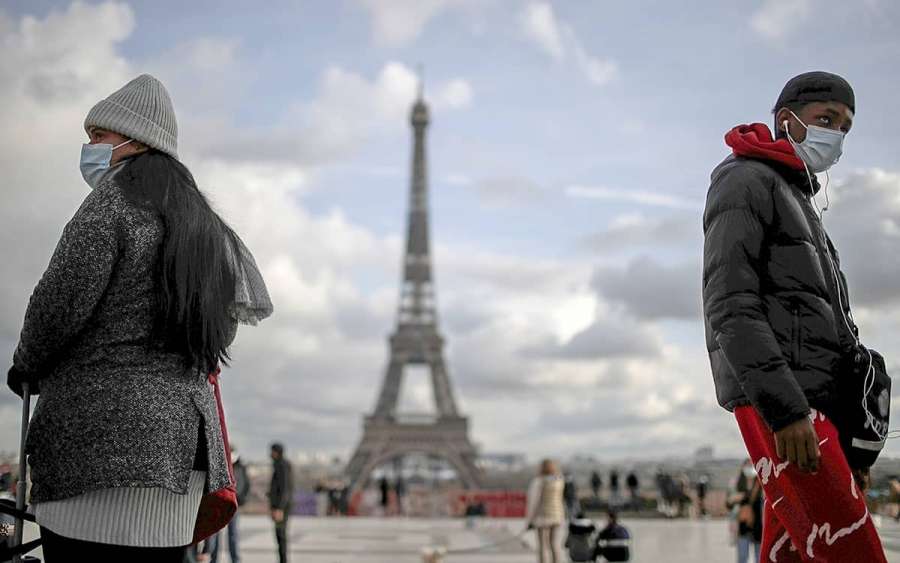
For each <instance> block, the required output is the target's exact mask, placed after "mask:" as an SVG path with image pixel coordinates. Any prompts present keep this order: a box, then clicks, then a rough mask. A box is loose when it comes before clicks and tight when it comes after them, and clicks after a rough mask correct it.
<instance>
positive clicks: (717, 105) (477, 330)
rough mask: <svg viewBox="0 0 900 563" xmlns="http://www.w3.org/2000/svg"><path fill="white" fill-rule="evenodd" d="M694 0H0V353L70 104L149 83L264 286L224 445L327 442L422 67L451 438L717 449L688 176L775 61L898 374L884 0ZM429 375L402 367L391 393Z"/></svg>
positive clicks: (563, 447)
mask: <svg viewBox="0 0 900 563" xmlns="http://www.w3.org/2000/svg"><path fill="white" fill-rule="evenodd" d="M714 4H715V5H710V3H708V2H703V1H701V0H686V1H685V2H679V3H675V4H672V3H660V2H653V1H651V0H635V1H632V2H628V3H585V2H575V1H559V2H544V1H529V0H480V1H479V0H420V1H417V2H413V1H403V0H338V1H336V2H328V3H324V2H311V1H301V0H291V1H288V0H284V1H277V2H268V3H262V2H256V3H253V4H250V3H246V2H236V1H227V0H226V1H220V2H214V3H213V2H207V1H200V2H190V3H182V2H176V1H174V0H159V1H157V2H153V3H147V2H143V3H138V2H127V1H123V2H98V1H90V2H80V1H79V2H66V1H57V2H51V1H47V0H35V1H31V2H12V1H0V44H2V45H3V48H2V50H0V108H2V109H0V132H2V136H0V139H2V140H0V147H2V150H0V170H3V171H4V174H3V177H2V178H3V186H2V189H0V194H2V195H0V197H2V202H0V233H2V237H3V241H4V244H3V245H2V249H0V262H2V263H3V264H4V266H5V275H4V276H3V277H2V281H0V313H2V316H0V358H5V359H6V361H7V363H10V362H11V358H12V353H13V350H14V349H15V345H16V343H17V341H18V336H19V331H20V330H21V326H22V320H23V316H24V311H25V308H26V306H27V303H28V298H29V295H30V294H31V291H32V289H33V288H34V286H35V284H36V283H37V281H38V279H39V278H40V276H41V274H42V272H43V271H44V269H45V268H46V266H47V263H48V261H49V259H50V256H51V254H52V252H53V248H54V247H55V245H56V242H57V240H58V239H59V236H60V234H61V232H62V229H63V227H64V225H65V223H66V222H67V221H68V219H69V218H71V216H72V214H73V213H74V212H75V210H76V209H77V208H78V205H79V204H80V203H81V201H82V200H83V199H84V197H85V196H86V195H87V193H88V190H89V188H88V187H87V185H86V184H85V183H84V181H83V180H82V178H81V175H80V173H79V170H78V159H79V155H80V150H81V144H82V143H84V142H86V135H85V134H84V130H83V127H82V124H83V121H84V117H85V115H86V114H87V111H88V110H89V109H90V108H91V107H92V106H93V105H94V104H95V103H96V102H97V101H99V100H100V99H102V98H104V97H106V96H107V95H109V94H110V93H112V92H113V91H115V90H117V89H118V88H120V87H121V86H123V85H124V84H125V83H126V82H128V81H129V80H130V79H132V78H133V77H135V76H137V75H139V74H141V73H150V74H153V75H154V76H156V77H157V78H159V79H160V80H161V81H162V83H163V84H164V85H165V86H166V87H167V89H168V91H169V93H170V94H171V97H172V100H173V103H174V106H175V111H176V115H177V118H178V125H179V149H178V153H179V156H180V158H181V159H182V161H183V162H184V163H185V164H186V165H187V166H188V167H189V168H190V169H191V171H192V172H193V173H194V174H195V176H196V178H197V181H198V184H199V185H200V187H201V189H202V190H204V192H205V193H206V194H207V195H208V196H209V197H210V199H211V200H212V201H213V202H214V205H215V207H216V208H217V209H218V210H219V211H220V212H221V213H222V215H223V216H224V217H226V218H227V220H228V221H229V222H230V224H231V225H232V226H233V227H234V228H235V230H236V231H237V232H238V233H239V234H240V236H241V237H242V238H243V239H244V241H246V243H247V245H248V247H249V248H250V249H251V251H252V252H253V253H254V255H255V257H256V260H257V262H258V264H259V266H260V268H261V270H262V272H263V275H264V276H265V279H266V282H267V284H268V287H269V290H270V293H271V295H272V300H273V302H274V305H275V314H274V315H273V316H272V317H271V318H270V319H268V320H266V321H264V322H262V323H261V324H260V325H259V326H257V327H245V326H242V327H241V328H240V329H239V331H238V335H237V339H236V341H235V344H234V346H233V349H232V356H233V358H234V360H233V363H232V366H231V367H230V368H228V369H226V370H225V371H224V372H223V376H222V394H223V400H224V404H225V408H226V416H227V424H228V432H229V435H230V437H231V440H232V441H233V442H234V443H235V444H236V445H237V446H238V447H239V448H240V449H241V450H242V451H243V452H244V454H245V455H246V456H247V457H249V458H253V459H265V457H266V451H267V448H268V444H269V443H271V442H272V441H281V442H283V443H284V444H285V445H286V449H287V452H288V455H291V456H294V455H295V454H297V453H299V452H309V453H313V454H314V453H319V454H323V455H326V456H329V457H332V456H340V457H341V458H342V459H344V460H348V459H349V457H350V456H351V455H352V453H353V451H354V449H355V448H356V445H357V443H358V441H359V439H360V438H361V436H362V422H363V416H364V415H365V414H368V413H371V412H372V411H373V409H374V407H375V402H376V400H377V395H378V393H379V390H380V386H381V383H382V379H383V377H384V372H385V368H386V366H387V361H388V356H389V347H388V336H389V335H390V334H391V332H393V330H394V328H395V326H396V310H397V304H398V297H399V292H400V287H401V279H400V276H401V274H402V270H401V263H402V253H403V248H404V237H405V233H406V214H407V205H408V197H409V180H410V166H411V162H410V157H411V152H412V129H411V127H410V125H409V111H410V109H411V105H412V103H413V101H414V98H415V95H416V87H417V82H418V74H417V66H418V65H419V64H422V65H424V73H423V75H424V92H425V99H426V102H427V103H428V105H429V108H430V111H431V124H430V126H429V129H428V133H427V161H428V182H429V192H430V193H429V197H430V202H429V207H430V221H431V246H432V269H433V272H434V276H435V279H436V284H435V285H436V292H437V306H438V315H439V328H440V331H441V333H442V334H443V336H444V337H445V339H446V347H445V360H446V364H447V370H448V373H449V376H450V379H451V382H452V384H453V387H454V392H455V396H456V400H457V406H458V408H459V410H460V412H461V413H462V414H463V415H464V416H467V417H469V426H470V439H471V440H472V441H473V442H474V443H475V444H477V445H478V446H479V447H480V449H481V451H482V453H486V454H491V453H517V452H521V453H524V454H526V455H527V456H528V457H529V459H530V460H532V461H533V460H535V459H538V458H541V457H545V456H551V457H560V458H568V457H570V456H572V455H576V454H582V455H593V456H595V457H597V458H598V459H599V460H601V461H606V460H625V459H627V458H630V459H656V458H661V457H666V456H678V457H683V456H685V457H686V456H690V455H692V454H693V452H694V451H695V450H696V449H697V448H699V447H701V446H704V445H712V446H713V447H714V448H715V453H716V455H717V457H741V456H742V455H744V446H743V443H742V441H741V439H740V436H739V433H738V431H737V426H736V424H735V422H734V419H733V417H732V416H731V415H730V414H729V413H727V412H725V411H724V410H722V409H721V408H720V407H719V406H718V405H717V403H716V399H715V393H714V389H713V384H712V377H711V375H710V369H709V363H708V359H707V355H706V350H705V344H704V337H703V323H702V311H701V302H700V273H701V257H702V243H703V240H702V225H701V214H702V211H703V202H704V199H705V196H706V190H707V188H708V185H709V174H710V172H711V171H712V169H713V168H714V167H715V166H716V165H717V164H718V163H719V162H720V161H721V160H722V159H723V158H725V157H726V156H727V155H728V154H729V149H728V147H726V146H725V144H724V141H723V136H724V134H725V133H726V131H728V130H729V129H730V128H731V127H733V126H735V125H737V124H740V123H750V122H763V123H766V124H769V125H770V126H771V122H772V116H771V109H772V105H773V104H774V101H775V99H776V97H777V95H778V93H779V91H780V90H781V87H782V86H783V85H784V83H785V82H786V81H787V80H788V79H789V78H791V77H792V76H794V75H796V74H799V73H801V72H805V71H809V70H827V71H831V72H835V73H837V74H840V75H842V76H844V77H845V78H846V79H847V80H848V81H849V82H850V84H851V85H852V86H853V88H854V90H855V93H856V99H857V114H856V116H855V119H854V125H853V131H852V132H851V133H850V134H849V135H848V137H847V139H846V142H845V143H844V155H843V156H842V158H841V160H840V162H839V163H838V164H837V165H836V166H835V167H834V168H833V169H832V170H831V171H830V178H829V185H828V191H827V195H828V198H829V210H828V211H827V212H826V213H825V216H824V222H825V225H826V227H827V228H828V230H829V234H830V235H831V237H832V238H833V239H834V241H835V244H836V246H837V249H838V251H839V252H840V255H841V263H842V267H843V270H844V272H845V274H846V275H847V277H848V279H849V288H850V299H851V306H852V307H853V311H854V317H855V319H856V320H857V322H858V324H859V326H860V330H861V336H862V339H863V341H864V342H866V343H868V344H869V345H870V346H871V347H873V348H875V349H877V350H879V351H881V352H882V353H883V354H884V356H885V358H886V360H887V363H888V371H889V372H891V373H893V374H894V375H895V376H896V374H898V373H900V346H898V345H897V344H898V343H900V292H898V287H897V286H898V281H897V280H900V252H898V250H897V249H898V244H897V243H898V241H900V163H898V161H897V155H898V154H900V137H898V131H900V112H897V111H895V109H896V100H895V98H896V92H897V91H898V90H900V76H898V74H897V69H898V68H900V3H897V2H889V1H883V0H851V1H839V0H780V1H777V0H758V1H748V2H724V3H714ZM823 180H824V177H823ZM824 195H825V194H820V195H819V197H818V200H819V205H820V206H822V205H824V204H825V198H824ZM873 258H874V259H873ZM429 394H430V388H429V386H428V385H427V381H426V379H425V377H424V376H423V375H422V374H416V373H413V374H412V376H411V377H410V378H409V379H407V381H406V382H405V387H404V389H403V392H402V405H403V408H404V409H405V410H410V411H421V410H427V409H429V408H431V407H430V405H429V403H430V395H429ZM892 404H893V406H894V413H895V416H894V418H895V420H896V419H897V416H898V415H897V414H896V413H900V409H898V403H897V401H896V394H895V399H894V401H893V403H892ZM20 406H21V401H20V400H19V399H18V397H16V396H15V395H13V394H12V393H11V392H9V391H8V390H6V391H4V392H2V393H0V451H16V450H17V449H18V432H19V420H20ZM894 426H896V424H894ZM898 442H900V441H898V440H890V441H889V443H888V445H887V447H886V448H885V451H884V454H883V456H884V457H900V443H898Z"/></svg>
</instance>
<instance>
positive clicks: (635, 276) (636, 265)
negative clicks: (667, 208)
mask: <svg viewBox="0 0 900 563" xmlns="http://www.w3.org/2000/svg"><path fill="white" fill-rule="evenodd" d="M591 286H592V287H594V288H595V289H596V290H597V292H598V293H599V294H600V295H601V296H603V298H604V299H608V300H610V301H612V302H615V303H621V304H622V305H624V306H625V307H626V308H627V310H628V311H630V312H631V313H632V314H634V315H635V316H637V317H638V318H641V319H665V318H671V319H698V318H700V316H701V314H702V311H703V309H702V306H701V303H700V265H699V264H696V263H693V262H688V263H684V264H680V265H677V266H664V265H662V264H659V263H657V262H655V261H653V260H652V259H650V258H646V257H644V258H639V259H637V260H635V261H633V262H632V263H631V264H629V266H628V267H627V268H626V269H625V270H624V271H622V270H620V269H617V268H610V267H601V268H597V270H596V271H595V272H594V277H593V279H592V280H591Z"/></svg>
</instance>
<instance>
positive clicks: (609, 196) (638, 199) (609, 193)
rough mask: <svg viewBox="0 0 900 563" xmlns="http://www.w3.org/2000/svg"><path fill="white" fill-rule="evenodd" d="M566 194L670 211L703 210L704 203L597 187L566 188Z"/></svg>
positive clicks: (668, 196)
mask: <svg viewBox="0 0 900 563" xmlns="http://www.w3.org/2000/svg"><path fill="white" fill-rule="evenodd" d="M565 193H566V195H568V196H571V197H581V198H588V199H602V200H610V201H622V202H628V203H634V204H637V205H648V206H653V207H668V208H670V209H694V210H700V209H703V202H701V201H694V200H690V199H685V198H681V197H675V196H671V195H668V194H662V193H656V192H648V191H635V190H622V189H616V188H604V187H597V186H580V185H571V186H566V189H565Z"/></svg>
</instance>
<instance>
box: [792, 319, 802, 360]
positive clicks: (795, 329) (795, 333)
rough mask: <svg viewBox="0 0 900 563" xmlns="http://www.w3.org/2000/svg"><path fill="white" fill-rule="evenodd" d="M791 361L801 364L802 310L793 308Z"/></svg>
mask: <svg viewBox="0 0 900 563" xmlns="http://www.w3.org/2000/svg"><path fill="white" fill-rule="evenodd" d="M791 320H792V324H791V363H792V364H794V365H795V366H799V365H800V312H799V311H798V310H797V309H796V308H795V309H791Z"/></svg>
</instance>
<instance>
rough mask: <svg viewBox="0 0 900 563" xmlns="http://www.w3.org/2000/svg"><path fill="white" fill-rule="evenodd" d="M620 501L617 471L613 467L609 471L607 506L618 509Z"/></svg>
mask: <svg viewBox="0 0 900 563" xmlns="http://www.w3.org/2000/svg"><path fill="white" fill-rule="evenodd" d="M621 503H622V497H621V496H620V495H619V472H618V471H617V470H615V469H613V470H612V471H610V472H609V506H611V507H612V508H614V509H618V508H619V506H620V505H621Z"/></svg>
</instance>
